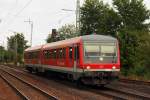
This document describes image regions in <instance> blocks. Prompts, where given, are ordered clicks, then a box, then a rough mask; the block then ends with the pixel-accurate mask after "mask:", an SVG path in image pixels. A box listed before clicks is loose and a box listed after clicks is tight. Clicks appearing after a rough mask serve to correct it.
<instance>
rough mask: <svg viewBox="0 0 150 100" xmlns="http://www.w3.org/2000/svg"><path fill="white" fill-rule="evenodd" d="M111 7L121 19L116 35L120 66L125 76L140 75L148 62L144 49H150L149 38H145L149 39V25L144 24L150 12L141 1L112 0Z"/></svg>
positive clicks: (149, 16) (147, 53)
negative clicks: (119, 51) (112, 6)
mask: <svg viewBox="0 0 150 100" xmlns="http://www.w3.org/2000/svg"><path fill="white" fill-rule="evenodd" d="M113 5H114V8H115V9H116V10H117V12H118V15H119V16H120V18H121V28H120V30H119V32H118V33H119V39H120V44H121V45H120V46H121V62H122V66H123V68H124V69H125V73H126V74H127V73H130V72H131V73H132V72H133V73H134V74H135V73H136V74H139V73H141V74H142V73H144V72H140V71H143V70H144V68H145V67H146V61H147V60H148V59H147V57H146V56H147V55H149V56H150V54H149V52H147V51H146V52H145V49H146V48H147V49H148V48H150V47H149V45H150V42H148V41H149V39H150V38H147V37H150V35H149V34H148V33H149V23H146V21H147V20H148V19H149V18H150V11H149V10H147V8H146V7H145V5H144V3H143V0H113ZM145 43H146V44H147V46H146V45H145ZM143 48H145V49H143ZM147 63H148V62H147ZM130 69H131V71H129V70H130ZM134 71H135V72H134Z"/></svg>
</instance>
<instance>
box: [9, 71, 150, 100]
mask: <svg viewBox="0 0 150 100" xmlns="http://www.w3.org/2000/svg"><path fill="white" fill-rule="evenodd" d="M11 70H14V71H15V70H16V71H17V69H13V68H11ZM18 72H20V73H21V72H22V71H20V70H18ZM24 74H25V73H24ZM28 76H30V75H28ZM58 82H59V83H62V84H64V85H67V86H69V87H74V85H71V84H72V83H68V82H66V81H64V82H63V81H62V80H61V81H58ZM68 84H69V85H68ZM84 90H85V91H90V92H92V93H95V94H98V95H103V96H105V97H109V98H113V99H115V100H116V99H117V100H118V99H119V100H127V99H130V100H150V96H149V95H146V94H145V93H141V92H139V91H133V90H132V89H129V90H126V89H121V88H120V89H117V88H115V86H114V87H110V86H106V87H104V88H98V87H96V88H95V87H90V88H89V87H88V86H86V87H84Z"/></svg>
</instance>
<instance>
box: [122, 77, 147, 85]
mask: <svg viewBox="0 0 150 100" xmlns="http://www.w3.org/2000/svg"><path fill="white" fill-rule="evenodd" d="M119 81H120V82H126V83H132V84H139V85H149V86H150V82H147V81H140V80H131V79H123V78H121V79H119Z"/></svg>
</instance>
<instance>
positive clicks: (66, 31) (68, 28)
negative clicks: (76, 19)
mask: <svg viewBox="0 0 150 100" xmlns="http://www.w3.org/2000/svg"><path fill="white" fill-rule="evenodd" d="M58 33H59V34H58V37H59V40H65V39H68V38H73V37H76V36H79V34H77V33H76V27H75V25H73V24H68V25H64V26H62V27H61V28H59V29H58Z"/></svg>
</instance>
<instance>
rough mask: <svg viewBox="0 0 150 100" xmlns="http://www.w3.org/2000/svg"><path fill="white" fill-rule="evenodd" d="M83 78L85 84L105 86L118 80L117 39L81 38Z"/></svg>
mask: <svg viewBox="0 0 150 100" xmlns="http://www.w3.org/2000/svg"><path fill="white" fill-rule="evenodd" d="M82 52H83V54H82V55H83V59H82V62H83V64H82V67H83V70H84V71H83V78H82V81H83V82H84V83H85V84H96V85H105V84H108V83H110V82H112V81H113V80H116V79H117V78H118V74H119V72H120V51H119V43H118V41H117V39H115V38H113V37H110V36H102V35H93V36H91V37H85V38H83V49H82Z"/></svg>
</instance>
